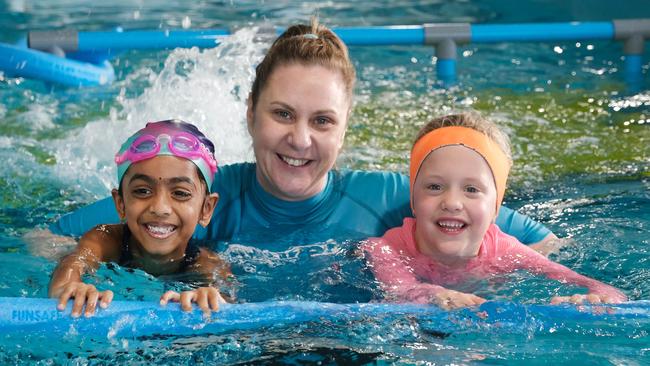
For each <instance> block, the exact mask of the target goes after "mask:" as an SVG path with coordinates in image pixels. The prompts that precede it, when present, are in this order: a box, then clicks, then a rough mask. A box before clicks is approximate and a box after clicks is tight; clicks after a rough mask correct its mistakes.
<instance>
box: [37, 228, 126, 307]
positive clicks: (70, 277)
mask: <svg viewBox="0 0 650 366" xmlns="http://www.w3.org/2000/svg"><path fill="white" fill-rule="evenodd" d="M120 239H121V225H99V226H97V227H95V228H93V229H91V230H90V231H88V232H87V233H86V234H84V236H83V237H82V238H81V239H80V240H79V244H78V245H77V248H76V249H75V250H74V251H73V252H72V253H70V254H69V255H67V256H66V257H64V258H63V259H62V260H61V261H60V262H59V265H58V266H57V267H56V269H55V270H54V272H53V273H52V279H51V281H50V287H49V296H50V297H56V298H58V299H59V303H58V305H57V308H58V309H59V310H63V309H65V307H66V304H67V303H68V300H69V299H70V298H74V299H75V301H74V305H73V306H72V316H73V317H78V316H80V315H81V311H82V309H83V308H84V305H86V309H85V310H86V311H85V316H92V315H93V314H94V313H95V308H96V306H97V301H98V300H101V302H100V306H101V307H102V308H105V307H107V306H108V304H110V302H111V301H112V300H113V292H112V291H110V290H106V291H101V292H100V291H97V289H96V288H95V286H93V285H90V284H85V283H83V282H82V281H81V278H82V276H83V275H84V273H86V272H88V271H94V270H96V269H97V268H98V267H99V264H100V263H101V262H105V261H111V260H117V259H118V258H119V253H120V245H121V240H120Z"/></svg>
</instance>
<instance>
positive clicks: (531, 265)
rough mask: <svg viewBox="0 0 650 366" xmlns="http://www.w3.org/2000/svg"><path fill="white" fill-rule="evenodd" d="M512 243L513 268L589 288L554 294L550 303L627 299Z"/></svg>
mask: <svg viewBox="0 0 650 366" xmlns="http://www.w3.org/2000/svg"><path fill="white" fill-rule="evenodd" d="M512 244H513V245H512V246H511V249H510V250H511V252H510V254H509V255H510V256H512V257H511V258H510V262H511V263H513V265H514V267H515V268H513V269H525V270H528V271H530V272H532V273H536V274H541V275H544V276H546V277H548V278H551V279H554V280H558V281H560V282H562V283H571V284H574V285H578V286H582V287H586V288H587V289H588V290H589V294H587V295H583V294H576V295H573V296H555V297H553V298H552V299H551V303H552V304H559V303H562V302H571V303H575V304H581V303H583V302H585V301H586V302H590V303H620V302H623V301H627V296H625V294H623V293H622V292H621V291H620V290H618V289H617V288H615V287H612V286H610V285H607V284H604V283H602V282H600V281H598V280H595V279H593V278H589V277H586V276H583V275H581V274H579V273H577V272H575V271H573V270H571V269H569V268H567V267H565V266H563V265H561V264H559V263H556V262H553V261H551V260H549V259H548V258H546V257H545V256H543V255H541V254H539V253H537V252H536V251H534V250H532V249H531V248H529V247H526V246H525V245H523V244H521V243H518V242H517V243H512Z"/></svg>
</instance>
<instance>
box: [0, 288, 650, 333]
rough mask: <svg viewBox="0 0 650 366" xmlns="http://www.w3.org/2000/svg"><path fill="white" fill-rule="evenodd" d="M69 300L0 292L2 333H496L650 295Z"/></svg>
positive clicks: (634, 306)
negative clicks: (321, 328)
mask: <svg viewBox="0 0 650 366" xmlns="http://www.w3.org/2000/svg"><path fill="white" fill-rule="evenodd" d="M70 311H71V303H70V304H69V305H68V308H67V309H66V310H65V311H61V312H60V311H58V310H56V300H54V299H41V298H13V297H4V298H2V297H0V334H4V335H12V334H14V335H21V334H42V335H44V336H46V337H60V336H62V335H66V334H79V335H91V334H92V335H95V336H105V337H108V338H113V337H139V336H150V335H198V334H222V333H227V332H231V331H239V330H251V329H252V330H255V329H262V328H263V327H282V326H291V325H293V324H301V323H305V322H321V321H349V320H355V319H357V320H358V319H369V320H376V319H381V318H387V319H399V318H403V317H404V316H408V317H414V318H417V319H420V320H423V321H424V322H426V323H427V328H429V329H431V328H433V329H435V330H436V331H440V332H447V333H452V332H454V331H466V330H468V329H469V330H472V329H483V330H484V329H486V327H487V328H490V329H492V330H494V331H497V332H522V331H524V332H525V331H529V330H530V329H534V330H536V331H540V330H544V329H546V330H547V331H549V330H550V329H557V328H558V327H559V328H561V327H562V324H564V323H566V322H591V321H598V322H601V321H605V322H607V323H615V322H617V321H622V320H625V319H634V321H635V322H642V321H644V322H646V323H647V322H648V321H650V301H635V302H629V303H625V304H618V305H613V306H608V307H606V308H605V307H602V306H600V307H599V306H589V305H586V306H582V307H581V308H576V307H575V306H571V305H561V306H551V305H522V304H516V303H505V302H487V303H485V304H483V305H481V306H480V307H479V308H478V309H463V310H459V311H451V312H447V311H443V310H441V309H440V308H438V307H435V306H430V305H416V304H387V303H369V304H332V303H320V302H307V301H271V302H261V303H247V304H224V305H222V308H221V310H220V311H219V312H216V313H213V314H212V317H211V319H210V320H208V321H206V320H204V319H203V316H202V313H201V311H199V310H198V309H197V310H195V311H193V312H183V311H181V310H180V307H179V305H178V304H169V305H167V306H166V307H162V306H160V305H159V304H158V303H155V302H137V301H114V302H113V303H112V304H111V305H110V306H109V308H108V309H99V310H98V312H97V314H96V315H95V316H94V317H91V318H83V317H81V318H77V319H74V318H72V317H70Z"/></svg>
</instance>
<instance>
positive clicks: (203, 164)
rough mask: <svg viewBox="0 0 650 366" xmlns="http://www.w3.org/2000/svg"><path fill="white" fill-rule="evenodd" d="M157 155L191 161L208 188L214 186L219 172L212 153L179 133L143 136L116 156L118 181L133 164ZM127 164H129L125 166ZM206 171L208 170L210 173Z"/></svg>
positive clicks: (199, 143) (194, 138) (195, 138)
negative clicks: (215, 177) (213, 183)
mask: <svg viewBox="0 0 650 366" xmlns="http://www.w3.org/2000/svg"><path fill="white" fill-rule="evenodd" d="M163 139H164V140H166V141H167V143H166V144H164V142H163V141H162V140H163ZM157 155H174V156H178V157H181V158H185V159H188V160H191V161H192V162H193V163H194V164H196V166H197V167H198V168H199V170H200V171H201V173H202V175H203V178H204V179H205V181H206V183H207V184H208V186H210V185H211V184H212V179H213V177H214V174H215V173H216V172H217V161H216V160H215V158H214V156H213V155H212V154H211V153H210V150H208V148H207V147H206V146H205V145H204V144H203V143H201V141H199V139H198V138H197V137H196V136H194V135H192V134H190V133H187V132H182V131H179V132H173V133H171V134H167V133H161V134H159V135H157V136H154V135H151V134H145V135H141V136H139V137H138V138H137V139H135V141H133V143H131V145H130V146H129V148H128V149H126V151H124V152H123V153H121V154H120V153H119V152H118V153H117V154H115V163H116V164H117V166H118V179H119V180H121V178H122V176H123V175H124V173H125V172H126V169H127V168H128V166H130V165H131V164H133V163H137V162H139V161H142V160H147V159H150V158H152V157H154V156H157ZM127 162H129V164H125V163H127ZM124 165H126V166H124ZM206 168H207V169H206ZM205 170H208V171H209V173H208V172H207V171H205ZM120 173H121V174H120ZM119 180H118V183H119Z"/></svg>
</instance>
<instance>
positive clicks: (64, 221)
mask: <svg viewBox="0 0 650 366" xmlns="http://www.w3.org/2000/svg"><path fill="white" fill-rule="evenodd" d="M119 222H120V218H119V216H118V215H117V211H116V210H115V203H114V201H113V199H112V198H111V197H106V198H104V199H101V200H99V201H97V202H94V203H91V204H90V205H88V206H84V207H82V208H79V209H77V210H75V211H72V212H70V213H67V214H65V215H63V216H61V218H59V220H57V221H56V222H55V223H52V224H51V225H50V226H49V229H50V231H51V232H52V233H53V234H55V235H66V236H75V237H80V236H82V235H84V233H86V232H88V231H90V230H91V229H92V228H94V227H95V226H98V225H101V224H117V223H119Z"/></svg>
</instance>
